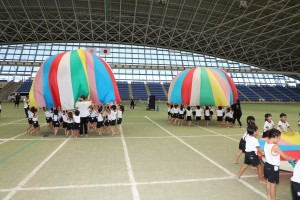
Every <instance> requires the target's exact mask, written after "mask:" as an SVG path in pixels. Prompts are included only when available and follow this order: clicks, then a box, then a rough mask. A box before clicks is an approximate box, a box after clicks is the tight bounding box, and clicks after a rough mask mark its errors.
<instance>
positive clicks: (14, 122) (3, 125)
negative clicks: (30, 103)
mask: <svg viewBox="0 0 300 200" xmlns="http://www.w3.org/2000/svg"><path fill="white" fill-rule="evenodd" d="M24 119H27V118H24ZM24 119H19V120H16V121H12V122H8V123H4V124H0V126H5V125H9V124H14V123H15V122H19V121H21V120H24Z"/></svg>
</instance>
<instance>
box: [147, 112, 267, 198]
mask: <svg viewBox="0 0 300 200" xmlns="http://www.w3.org/2000/svg"><path fill="white" fill-rule="evenodd" d="M144 117H145V118H147V119H148V120H149V121H151V122H152V123H153V124H155V125H156V126H158V127H160V128H161V129H162V130H164V131H165V132H166V133H168V134H170V135H172V136H173V137H174V138H175V139H177V140H178V141H179V142H181V143H182V144H184V145H185V146H187V147H188V148H190V149H191V150H193V151H194V152H195V153H197V154H199V155H200V156H201V157H203V158H204V159H206V160H208V161H209V162H210V163H212V164H213V165H215V166H216V167H218V168H220V169H221V170H222V171H224V172H225V173H226V174H228V175H229V176H231V177H233V178H234V177H236V175H235V174H233V173H232V172H230V171H229V170H228V169H226V168H225V167H223V166H221V165H220V164H218V163H217V162H215V161H214V160H212V159H210V158H209V157H207V156H206V155H205V154H203V153H202V152H200V151H198V150H197V149H195V148H194V147H192V146H191V145H189V144H188V143H186V142H185V141H183V140H182V139H180V138H178V137H177V136H176V135H174V134H172V133H171V132H170V131H168V130H167V129H165V128H164V127H162V126H161V125H159V124H157V123H156V122H154V121H153V120H152V119H150V118H149V117H147V116H144ZM231 139H233V138H231ZM234 140H235V139H234ZM237 180H238V179H237ZM238 181H239V182H241V183H242V184H244V185H245V186H246V187H248V188H249V189H250V190H252V191H253V192H255V193H256V194H258V195H259V196H261V197H262V198H264V199H267V196H266V194H264V193H262V192H260V191H259V190H257V189H256V188H255V187H253V186H252V185H250V184H249V183H247V182H246V181H244V180H242V179H239V180H238Z"/></svg>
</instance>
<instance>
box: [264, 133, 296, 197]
mask: <svg viewBox="0 0 300 200" xmlns="http://www.w3.org/2000/svg"><path fill="white" fill-rule="evenodd" d="M280 135H281V132H280V131H279V130H277V129H275V128H273V129H271V130H270V131H269V134H268V141H267V142H266V143H265V147H264V151H265V158H266V162H265V166H264V174H265V175H264V177H265V179H266V180H267V197H268V199H270V200H276V185H277V184H278V183H279V165H280V156H281V157H283V158H284V159H285V160H289V161H293V160H294V159H293V158H291V157H288V156H287V155H285V154H284V153H283V152H282V151H281V150H280V148H279V146H278V145H277V143H278V142H279V140H280Z"/></svg>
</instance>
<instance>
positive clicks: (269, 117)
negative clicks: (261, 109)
mask: <svg viewBox="0 0 300 200" xmlns="http://www.w3.org/2000/svg"><path fill="white" fill-rule="evenodd" d="M274 126H275V124H274V122H273V121H272V115H271V114H270V113H267V114H265V124H264V132H263V135H262V138H266V137H268V133H269V131H270V130H271V129H272V128H274Z"/></svg>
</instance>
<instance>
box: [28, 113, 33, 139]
mask: <svg viewBox="0 0 300 200" xmlns="http://www.w3.org/2000/svg"><path fill="white" fill-rule="evenodd" d="M32 118H33V112H31V109H28V124H29V127H28V128H27V130H26V133H27V134H29V132H30V131H31V129H32V125H33V121H32Z"/></svg>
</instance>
